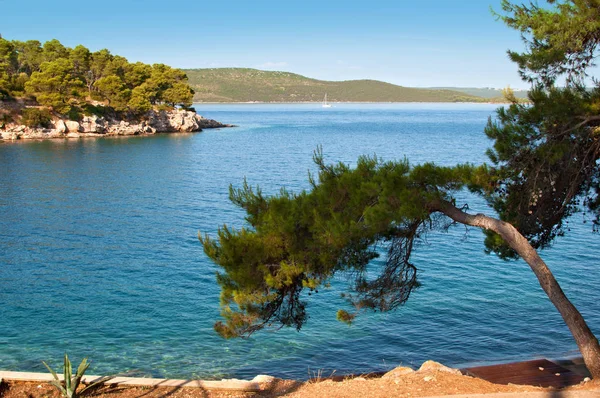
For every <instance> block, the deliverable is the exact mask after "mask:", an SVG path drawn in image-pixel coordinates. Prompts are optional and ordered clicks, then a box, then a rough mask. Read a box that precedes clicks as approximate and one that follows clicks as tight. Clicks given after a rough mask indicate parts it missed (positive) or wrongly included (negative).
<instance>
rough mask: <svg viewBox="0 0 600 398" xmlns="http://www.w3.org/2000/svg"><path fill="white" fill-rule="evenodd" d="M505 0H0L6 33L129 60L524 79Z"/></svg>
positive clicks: (405, 80) (327, 73) (0, 29)
mask: <svg viewBox="0 0 600 398" xmlns="http://www.w3.org/2000/svg"><path fill="white" fill-rule="evenodd" d="M499 4H500V0H460V1H456V0H423V1H418V0H416V1H415V0H412V1H406V0H396V1H377V0H373V1H366V0H364V1H360V2H353V1H348V0H346V1H337V0H331V1H327V0H322V1H313V0H304V1H260V0H256V1H229V0H221V1H214V0H213V1H210V2H206V1H201V0H199V1H194V2H187V1H175V2H164V1H156V0H147V1H137V0H136V1H126V0H121V1H116V0H103V1H89V2H88V1H85V0H83V1H82V0H79V1H60V0H58V1H49V0H46V1H37V0H34V1H27V0H22V1H15V0H0V34H2V36H3V37H5V38H7V39H11V40H12V39H17V40H28V39H37V40H40V41H46V40H49V39H53V38H56V39H58V40H60V41H61V42H63V44H65V45H67V46H70V47H73V46H75V45H77V44H83V45H85V46H86V47H88V48H90V49H92V50H99V49H102V48H108V49H109V50H111V52H112V53H114V54H119V55H122V56H125V57H126V58H128V59H129V60H130V61H142V62H147V63H156V62H161V63H166V64H169V65H172V66H175V67H181V68H207V67H229V66H235V67H250V68H259V69H267V70H285V71H290V72H295V73H300V74H302V75H306V76H309V77H314V78H318V79H324V80H348V79H377V80H383V81H387V82H391V83H394V84H399V85H403V86H413V87H428V86H461V87H497V88H502V87H505V86H507V85H510V86H511V87H514V88H526V87H527V85H526V84H524V83H522V82H521V81H520V79H519V76H518V74H517V69H516V67H515V65H514V64H512V63H511V62H510V61H509V60H508V58H507V56H506V50H507V49H509V48H510V49H521V48H522V44H521V41H520V38H519V34H518V33H517V32H515V31H513V30H511V29H509V28H507V27H505V26H504V25H503V24H502V23H501V22H498V21H496V20H495V19H494V17H493V16H492V15H491V13H490V6H491V7H493V8H494V9H496V10H499V8H500V7H499Z"/></svg>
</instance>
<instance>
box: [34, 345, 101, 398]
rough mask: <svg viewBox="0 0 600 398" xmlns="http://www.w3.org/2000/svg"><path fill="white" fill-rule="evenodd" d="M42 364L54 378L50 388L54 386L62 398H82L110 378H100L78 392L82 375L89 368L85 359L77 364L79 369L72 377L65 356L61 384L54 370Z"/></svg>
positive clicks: (67, 357)
mask: <svg viewBox="0 0 600 398" xmlns="http://www.w3.org/2000/svg"><path fill="white" fill-rule="evenodd" d="M42 363H43V364H44V366H45V367H46V368H47V369H48V370H49V371H50V373H52V376H54V380H52V381H51V382H50V384H52V386H54V387H55V388H56V389H57V390H58V391H59V392H60V393H61V395H62V396H63V398H78V397H82V396H83V394H84V393H85V392H86V391H87V390H89V389H90V388H92V387H95V386H97V385H98V384H100V383H103V382H105V381H106V380H108V379H110V378H111V377H102V378H100V379H99V380H96V381H95V382H94V383H92V384H89V385H87V386H86V387H85V388H84V389H82V390H81V391H79V392H78V391H77V388H78V387H79V384H80V383H81V379H82V378H83V375H84V373H85V371H86V370H87V368H89V367H90V362H88V360H87V358H83V360H82V361H81V363H80V364H79V367H78V368H77V372H76V373H75V375H73V368H72V367H71V361H70V360H69V356H68V355H67V354H65V364H64V369H63V374H64V380H63V381H62V382H61V380H60V379H59V378H58V375H57V374H56V372H55V371H54V370H52V368H51V367H50V366H48V364H47V363H46V362H44V361H42Z"/></svg>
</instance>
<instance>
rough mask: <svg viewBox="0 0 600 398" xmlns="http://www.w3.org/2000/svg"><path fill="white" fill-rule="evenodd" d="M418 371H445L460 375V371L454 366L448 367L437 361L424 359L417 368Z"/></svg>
mask: <svg viewBox="0 0 600 398" xmlns="http://www.w3.org/2000/svg"><path fill="white" fill-rule="evenodd" d="M418 371H419V372H446V373H450V374H453V375H457V376H460V375H462V373H461V371H460V370H458V369H454V368H449V367H448V366H445V365H442V364H441V363H439V362H435V361H425V362H423V364H422V365H421V367H420V368H419V370H418Z"/></svg>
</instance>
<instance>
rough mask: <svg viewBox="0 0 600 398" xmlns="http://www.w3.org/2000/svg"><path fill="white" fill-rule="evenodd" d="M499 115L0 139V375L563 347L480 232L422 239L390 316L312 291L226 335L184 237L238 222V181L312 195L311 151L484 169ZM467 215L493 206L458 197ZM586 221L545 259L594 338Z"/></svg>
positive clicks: (204, 374)
mask: <svg viewBox="0 0 600 398" xmlns="http://www.w3.org/2000/svg"><path fill="white" fill-rule="evenodd" d="M495 107H496V106H495V105H487V104H393V105H392V104H335V105H334V107H333V108H330V109H323V108H321V106H320V104H316V105H312V104H302V105H246V104H244V105H204V104H197V105H196V108H197V110H198V112H199V113H200V114H202V115H204V116H206V117H209V118H214V119H217V120H219V121H221V122H224V123H233V124H236V125H238V126H239V127H237V128H230V129H217V130H205V131H203V132H201V133H194V134H172V135H156V136H150V137H128V138H106V139H76V140H53V141H44V142H15V143H9V142H4V143H0V370H20V371H45V368H43V366H42V364H41V361H42V360H45V361H47V362H50V363H51V364H53V365H55V366H58V365H59V364H60V363H61V358H62V355H63V354H64V353H65V352H67V353H69V355H70V356H71V357H72V359H74V361H76V362H79V360H80V359H81V358H82V357H84V356H88V357H89V358H90V359H91V360H92V368H91V369H90V371H89V372H90V373H94V374H111V373H117V372H124V371H128V370H134V371H135V372H136V373H137V374H143V375H152V376H157V377H175V378H205V379H213V378H223V377H227V378H230V377H236V378H252V377H253V376H254V375H256V374H259V373H262V374H271V375H274V376H280V377H287V378H307V377H308V376H309V375H311V374H312V372H316V371H319V370H321V371H322V374H323V375H325V376H326V375H328V374H329V373H331V372H332V371H334V370H335V371H336V374H343V373H350V372H359V373H362V372H368V371H374V370H385V369H389V368H392V367H395V366H398V365H399V364H404V365H409V366H419V365H420V363H421V362H422V361H424V360H427V359H435V360H437V361H440V362H442V363H444V364H447V365H451V366H463V365H467V364H475V363H478V364H479V363H492V362H498V361H510V360H519V359H527V358H531V357H538V356H547V357H560V356H565V355H567V356H568V355H576V354H577V351H576V348H577V347H576V345H575V343H574V342H573V339H572V338H571V336H570V334H569V331H568V329H567V327H566V326H565V325H564V324H563V322H562V319H561V317H560V315H559V314H558V312H557V311H556V310H555V309H554V307H553V306H552V304H551V303H550V302H549V301H548V299H547V298H546V296H545V295H544V293H543V292H542V290H541V288H540V287H539V285H538V284H537V280H536V279H535V277H534V275H533V273H532V272H531V271H530V269H529V268H528V266H527V265H526V264H525V263H524V262H522V261H512V262H505V261H502V260H499V259H498V258H496V257H495V256H493V255H492V256H491V255H486V254H485V253H484V250H483V243H482V240H483V239H482V234H481V232H480V231H479V230H477V229H466V228H465V227H464V226H459V227H455V228H453V229H451V230H450V231H449V232H447V233H436V234H432V235H429V236H428V237H427V239H426V240H425V241H423V242H422V244H421V245H420V246H419V247H418V248H417V250H416V254H415V257H414V262H415V264H416V265H417V266H418V267H419V269H420V279H421V282H422V284H423V286H422V288H420V289H419V290H417V291H416V292H415V293H414V294H413V295H412V296H411V299H410V300H409V302H408V303H407V304H406V305H405V306H404V307H402V308H400V309H399V310H397V311H395V312H391V313H386V314H380V313H364V314H362V316H361V317H360V318H359V319H358V320H357V322H356V323H355V324H354V325H353V326H351V327H348V326H347V325H345V324H342V323H340V322H338V321H336V320H335V313H336V311H337V309H339V308H346V307H345V303H344V302H343V301H342V299H341V298H340V292H342V291H343V290H344V289H345V287H346V285H347V280H346V279H345V278H344V277H343V276H339V277H336V279H335V280H334V281H333V283H332V287H331V288H330V289H321V290H319V293H318V294H314V295H312V296H311V297H310V302H309V306H308V309H309V313H310V316H311V317H310V319H309V321H308V323H307V324H306V326H305V327H304V328H303V329H302V330H301V331H300V332H296V331H295V330H290V329H288V330H280V331H276V332H272V331H264V332H260V333H257V334H255V335H253V336H252V337H251V338H250V339H247V340H232V341H226V340H223V339H221V338H220V337H218V336H217V335H216V333H215V332H214V331H213V328H212V326H213V323H214V322H215V321H217V320H218V319H219V308H218V303H219V288H218V286H217V284H216V282H215V272H216V271H217V267H216V266H215V265H214V264H212V263H211V262H210V261H209V260H208V259H207V257H206V256H205V255H204V253H203V251H202V247H201V245H200V243H199V242H198V238H197V235H198V232H199V231H201V232H202V233H205V232H206V233H209V234H214V233H215V232H216V230H217V228H218V226H220V225H222V224H224V223H227V224H228V225H232V226H236V227H241V226H243V225H244V214H243V213H242V212H241V211H240V210H239V209H237V208H236V207H235V206H233V205H232V204H231V203H230V202H229V201H228V187H229V185H230V184H233V185H234V186H239V185H241V184H242V181H243V179H244V177H247V179H248V182H249V183H250V184H252V185H260V187H261V188H262V189H263V190H264V191H265V192H266V193H277V192H278V191H279V189H280V188H281V187H286V188H287V189H288V190H292V191H299V190H302V189H304V188H308V179H307V176H308V171H309V170H313V171H314V170H315V167H314V165H313V164H312V154H313V151H314V150H315V149H316V148H317V147H318V146H319V145H321V146H322V148H323V152H324V154H325V156H326V159H327V160H328V161H330V162H337V161H342V162H346V163H349V164H353V163H354V162H355V161H356V159H357V157H358V156H359V155H362V154H377V156H379V157H380V158H382V159H384V160H394V159H403V158H404V157H405V156H406V157H408V158H409V159H410V161H411V162H412V163H421V162H425V161H434V162H436V163H438V164H444V165H452V164H455V163H457V162H466V161H468V162H472V163H480V162H483V161H485V160H486V158H485V154H484V152H485V150H486V148H487V147H489V146H490V142H489V141H488V140H487V138H486V137H485V135H484V134H483V128H484V126H485V124H486V122H487V120H488V117H490V116H491V115H493V113H494V109H495ZM459 203H468V205H469V207H470V209H471V211H474V212H475V211H485V212H490V211H489V209H488V208H487V207H486V204H485V203H484V202H483V201H482V200H481V199H479V198H476V197H472V196H470V195H469V194H466V193H465V194H462V195H461V197H460V198H459ZM585 221H587V220H586V219H585V217H584V216H583V215H577V216H575V217H574V218H573V219H572V220H571V221H570V223H569V225H570V229H571V230H570V232H569V233H568V234H567V235H566V236H565V237H563V238H560V239H559V240H558V241H557V243H556V244H555V245H554V246H553V247H552V248H551V249H548V250H545V251H543V253H542V257H543V258H544V259H545V260H546V261H547V263H548V264H549V266H550V267H551V268H552V270H553V271H554V272H555V274H556V276H557V279H558V280H559V282H560V283H561V284H562V287H563V289H564V290H565V292H566V293H567V295H568V296H569V297H570V298H571V299H572V301H573V302H574V303H575V305H576V306H577V307H578V308H579V309H580V310H581V312H582V313H583V315H584V317H585V318H586V319H587V321H588V322H589V324H590V326H591V328H592V330H593V331H594V332H595V333H596V334H600V300H599V296H600V295H599V293H598V292H599V290H598V286H600V267H598V258H600V245H598V239H599V236H598V235H597V234H592V233H591V225H590V223H589V222H587V223H586V222H585Z"/></svg>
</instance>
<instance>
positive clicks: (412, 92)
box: [185, 68, 483, 102]
mask: <svg viewBox="0 0 600 398" xmlns="http://www.w3.org/2000/svg"><path fill="white" fill-rule="evenodd" d="M185 72H186V73H187V75H188V78H189V82H190V85H191V86H192V87H193V89H194V91H195V94H194V101H196V102H251V101H259V102H319V101H322V100H323V97H324V96H325V94H327V98H328V100H329V101H331V102H337V101H339V102H481V101H483V99H482V98H479V97H476V96H473V95H468V94H465V93H461V92H458V91H451V90H428V89H420V88H409V87H401V86H396V85H394V84H390V83H384V82H381V81H377V80H351V81H341V82H337V81H323V80H316V79H310V78H307V77H304V76H301V75H297V74H294V73H289V72H270V71H261V70H257V69H246V68H213V69H186V70H185Z"/></svg>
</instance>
